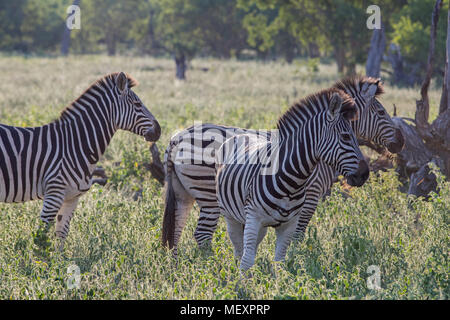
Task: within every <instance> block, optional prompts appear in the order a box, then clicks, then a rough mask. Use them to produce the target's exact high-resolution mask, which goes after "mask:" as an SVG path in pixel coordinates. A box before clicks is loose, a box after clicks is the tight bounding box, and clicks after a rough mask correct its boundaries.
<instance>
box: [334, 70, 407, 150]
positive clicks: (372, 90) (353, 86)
mask: <svg viewBox="0 0 450 320" xmlns="http://www.w3.org/2000/svg"><path fill="white" fill-rule="evenodd" d="M336 87H337V88H339V89H341V90H343V91H345V92H346V93H347V94H349V95H350V96H352V98H353V99H354V100H355V103H356V107H357V109H358V112H359V119H358V120H355V121H353V122H352V126H353V129H354V131H355V134H356V135H357V136H358V137H362V138H364V139H367V140H369V141H373V142H375V143H376V144H379V145H382V146H384V147H386V148H387V149H388V150H389V151H390V152H392V153H398V152H400V151H401V150H402V149H403V146H404V143H405V140H404V137H403V135H402V133H401V131H400V129H398V128H397V127H396V126H395V124H394V122H393V121H392V119H391V117H390V116H389V114H388V113H387V111H386V109H385V108H384V106H383V105H382V104H381V103H380V102H379V101H378V100H377V97H378V96H379V95H381V94H382V93H383V92H384V89H383V86H382V83H381V80H380V79H375V78H371V77H362V76H356V77H352V78H347V79H344V80H342V81H341V82H339V83H337V84H336Z"/></svg>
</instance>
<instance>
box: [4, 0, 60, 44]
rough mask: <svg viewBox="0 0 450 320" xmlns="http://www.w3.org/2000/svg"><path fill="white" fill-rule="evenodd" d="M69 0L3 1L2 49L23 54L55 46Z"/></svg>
mask: <svg viewBox="0 0 450 320" xmlns="http://www.w3.org/2000/svg"><path fill="white" fill-rule="evenodd" d="M67 3H68V1H67V0H65V1H59V0H46V1H39V0H18V1H1V2H0V50H5V51H19V52H24V53H32V52H34V53H36V52H51V51H54V50H55V49H56V47H57V46H58V44H59V40H60V36H61V26H62V25H63V23H64V19H65V17H64V15H65V8H66V7H67V5H66V4H67Z"/></svg>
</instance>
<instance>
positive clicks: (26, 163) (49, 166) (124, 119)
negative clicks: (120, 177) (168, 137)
mask: <svg viewBox="0 0 450 320" xmlns="http://www.w3.org/2000/svg"><path fill="white" fill-rule="evenodd" d="M135 85H137V82H136V80H134V79H133V78H131V77H130V76H128V75H126V74H125V73H123V72H120V73H113V74H109V75H106V76H105V77H103V78H101V79H99V80H98V81H96V82H95V83H94V84H92V85H91V86H90V87H89V88H88V89H87V90H86V91H85V92H84V93H83V94H82V95H81V96H80V97H79V98H78V99H76V100H75V101H74V102H72V103H71V104H70V105H69V106H68V107H67V108H65V109H64V110H63V111H62V113H61V116H60V117H59V119H57V120H55V121H54V122H52V123H49V124H47V125H44V126H42V127H35V128H20V127H12V126H7V125H0V201H2V202H8V203H12V202H25V201H30V200H36V199H43V200H44V202H43V208H42V210H41V213H40V217H41V219H42V221H44V223H45V224H46V225H47V226H48V225H49V223H51V222H53V221H54V220H55V217H56V220H57V221H56V226H55V227H56V236H57V237H58V238H59V240H60V241H59V242H60V244H59V249H60V250H62V249H63V245H64V240H65V238H66V236H67V233H68V231H69V224H70V220H71V218H72V215H73V211H74V210H75V207H76V205H77V202H78V199H79V197H80V196H81V195H82V194H84V193H85V192H86V191H88V190H89V188H90V187H91V185H92V173H93V171H94V169H95V167H96V166H95V164H96V163H97V162H98V161H99V159H100V157H101V156H102V155H103V154H104V152H105V150H106V147H107V146H108V144H109V142H110V141H111V139H112V137H113V135H114V133H115V132H116V131H117V130H118V129H123V130H127V131H131V132H133V133H135V134H138V135H140V136H144V137H145V139H146V140H147V141H156V140H158V139H159V136H160V134H161V129H160V126H159V124H158V121H156V119H155V117H154V116H153V115H152V114H151V113H150V111H148V109H147V108H146V107H145V106H144V104H143V103H142V101H141V100H140V99H139V97H138V96H137V95H136V94H135V93H134V92H133V91H132V90H131V88H132V87H133V86H135Z"/></svg>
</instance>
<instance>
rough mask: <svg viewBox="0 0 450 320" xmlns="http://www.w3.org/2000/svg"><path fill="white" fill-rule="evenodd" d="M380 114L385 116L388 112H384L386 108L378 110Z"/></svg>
mask: <svg viewBox="0 0 450 320" xmlns="http://www.w3.org/2000/svg"><path fill="white" fill-rule="evenodd" d="M378 114H379V115H380V116H384V115H385V114H386V112H384V110H378Z"/></svg>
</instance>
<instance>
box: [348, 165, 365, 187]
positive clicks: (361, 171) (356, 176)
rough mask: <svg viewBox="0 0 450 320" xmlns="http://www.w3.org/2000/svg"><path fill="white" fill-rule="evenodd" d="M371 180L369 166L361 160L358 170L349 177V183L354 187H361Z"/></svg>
mask: <svg viewBox="0 0 450 320" xmlns="http://www.w3.org/2000/svg"><path fill="white" fill-rule="evenodd" d="M368 178H369V166H368V164H367V162H366V161H365V160H360V161H359V164H358V169H357V170H356V171H355V172H354V173H351V174H349V175H348V176H347V183H348V184H349V185H351V186H352V187H361V186H362V185H363V184H364V182H366V180H367V179H368Z"/></svg>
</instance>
